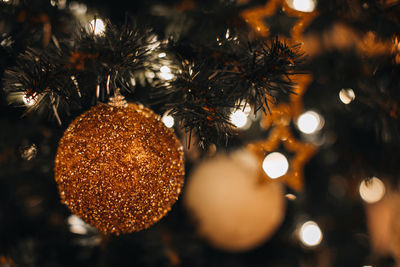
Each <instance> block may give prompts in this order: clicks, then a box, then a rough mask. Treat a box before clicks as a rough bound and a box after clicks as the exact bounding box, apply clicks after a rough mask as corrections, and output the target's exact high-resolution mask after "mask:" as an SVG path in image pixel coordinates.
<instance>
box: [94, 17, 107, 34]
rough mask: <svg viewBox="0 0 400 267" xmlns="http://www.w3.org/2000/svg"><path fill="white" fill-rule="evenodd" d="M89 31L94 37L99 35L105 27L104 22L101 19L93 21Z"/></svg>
mask: <svg viewBox="0 0 400 267" xmlns="http://www.w3.org/2000/svg"><path fill="white" fill-rule="evenodd" d="M90 29H91V30H92V31H93V33H94V34H95V35H101V34H103V33H104V31H105V29H106V26H105V24H104V21H103V20H101V19H93V20H92V21H91V22H90Z"/></svg>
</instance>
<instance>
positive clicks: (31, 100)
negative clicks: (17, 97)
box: [22, 94, 36, 107]
mask: <svg viewBox="0 0 400 267" xmlns="http://www.w3.org/2000/svg"><path fill="white" fill-rule="evenodd" d="M22 101H24V104H25V106H27V107H31V106H33V105H34V104H35V103H36V99H35V97H33V96H27V95H25V94H24V95H22Z"/></svg>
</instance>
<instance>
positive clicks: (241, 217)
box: [184, 150, 285, 251]
mask: <svg viewBox="0 0 400 267" xmlns="http://www.w3.org/2000/svg"><path fill="white" fill-rule="evenodd" d="M260 172H262V170H261V169H259V168H258V164H257V160H256V159H255V158H254V157H253V156H252V154H251V153H249V152H248V151H245V150H240V151H236V152H235V153H232V154H230V155H226V154H218V155H216V156H215V157H213V158H212V159H209V160H206V161H204V162H203V163H201V164H199V165H198V167H197V168H196V169H195V170H194V171H193V172H192V174H191V176H190V178H189V181H188V184H187V187H186V189H185V192H186V193H185V198H184V201H185V205H186V207H187V208H188V210H189V211H190V212H191V214H192V215H193V217H194V219H195V220H196V223H197V225H198V231H199V234H200V235H201V236H203V237H204V238H205V239H207V240H208V241H209V242H210V243H211V245H213V246H214V247H216V248H219V249H222V250H226V251H246V250H250V249H253V248H255V247H257V246H259V245H261V244H262V243H264V242H265V241H266V240H268V239H269V238H270V237H271V236H272V235H273V234H274V233H275V231H276V230H277V228H278V227H279V226H280V224H281V223H282V221H283V219H284V214H285V197H284V190H283V187H282V185H281V184H280V183H279V182H276V181H267V180H265V179H263V178H261V176H260Z"/></svg>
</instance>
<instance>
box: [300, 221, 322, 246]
mask: <svg viewBox="0 0 400 267" xmlns="http://www.w3.org/2000/svg"><path fill="white" fill-rule="evenodd" d="M299 237H300V241H301V242H302V243H303V244H304V245H305V246H307V247H314V246H317V245H319V244H320V243H321V241H322V232H321V229H320V228H319V226H318V224H317V223H316V222H313V221H308V222H305V223H304V224H303V225H302V226H301V228H300V231H299Z"/></svg>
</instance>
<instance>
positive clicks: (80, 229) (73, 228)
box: [67, 215, 88, 235]
mask: <svg viewBox="0 0 400 267" xmlns="http://www.w3.org/2000/svg"><path fill="white" fill-rule="evenodd" d="M67 221H68V224H69V231H70V232H71V233H74V234H78V235H86V234H87V233H88V225H87V224H86V223H85V222H84V221H82V220H81V219H80V218H79V217H78V216H76V215H71V216H69V217H68V219H67Z"/></svg>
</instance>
